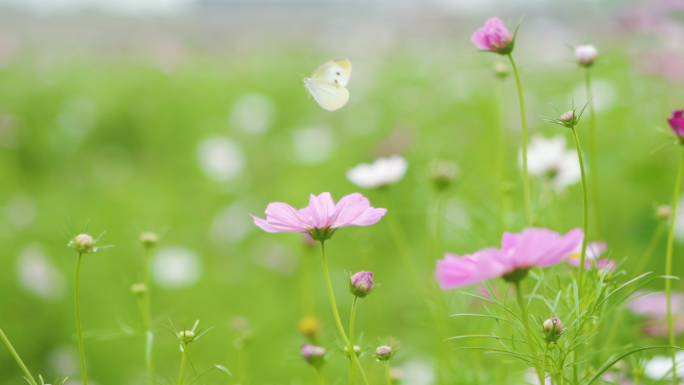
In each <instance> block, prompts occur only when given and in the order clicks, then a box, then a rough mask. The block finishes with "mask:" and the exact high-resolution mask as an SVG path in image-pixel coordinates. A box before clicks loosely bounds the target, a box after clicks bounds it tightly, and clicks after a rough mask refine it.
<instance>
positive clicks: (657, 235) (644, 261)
mask: <svg viewBox="0 0 684 385" xmlns="http://www.w3.org/2000/svg"><path fill="white" fill-rule="evenodd" d="M666 224H667V221H666V220H665V221H660V223H658V227H656V230H655V232H654V233H653V237H652V238H651V242H650V243H649V244H648V248H647V249H646V252H644V256H643V257H641V261H639V266H637V268H636V272H635V274H634V276H635V277H638V276H640V275H641V274H642V273H643V271H644V269H646V266H647V265H648V262H650V261H651V257H653V253H654V252H655V249H656V248H657V247H658V243H660V239H661V238H662V237H663V233H664V232H665V225H666Z"/></svg>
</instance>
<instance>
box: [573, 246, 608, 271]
mask: <svg viewBox="0 0 684 385" xmlns="http://www.w3.org/2000/svg"><path fill="white" fill-rule="evenodd" d="M606 250H608V246H607V245H606V243H605V242H592V243H590V244H588V245H587V251H586V252H585V258H584V268H585V269H586V270H591V269H592V267H594V266H596V268H597V269H599V270H603V269H605V268H606V267H607V268H609V269H612V268H614V267H615V265H616V264H615V261H613V260H612V259H599V257H600V256H601V254H603V253H605V252H606ZM581 259H582V245H581V244H580V245H579V247H578V248H577V249H576V250H575V251H574V252H573V253H572V254H570V255H568V257H567V258H566V259H565V261H566V262H567V263H569V264H571V265H573V266H575V267H579V265H580V262H581Z"/></svg>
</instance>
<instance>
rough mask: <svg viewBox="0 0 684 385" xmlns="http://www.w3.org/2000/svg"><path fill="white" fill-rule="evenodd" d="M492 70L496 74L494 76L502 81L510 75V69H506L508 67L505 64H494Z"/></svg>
mask: <svg viewBox="0 0 684 385" xmlns="http://www.w3.org/2000/svg"><path fill="white" fill-rule="evenodd" d="M493 69H494V73H495V74H496V76H498V77H500V78H502V79H505V78H506V77H507V76H508V75H509V74H510V73H511V70H510V68H508V66H507V65H506V64H504V63H501V62H498V63H494V68H493Z"/></svg>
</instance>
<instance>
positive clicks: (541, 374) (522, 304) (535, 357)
mask: <svg viewBox="0 0 684 385" xmlns="http://www.w3.org/2000/svg"><path fill="white" fill-rule="evenodd" d="M515 296H516V298H517V299H518V305H519V306H520V311H521V312H522V320H523V325H524V326H525V332H526V333H527V340H528V343H527V344H528V345H529V346H530V352H531V353H532V362H533V363H534V369H535V370H536V371H537V376H538V377H539V383H540V384H544V383H545V382H544V371H543V370H541V369H540V368H539V364H538V363H537V360H538V359H539V357H538V355H537V341H536V340H535V339H534V337H533V336H532V330H531V329H530V322H529V319H528V317H527V306H526V305H525V300H524V299H523V295H522V290H521V288H520V282H516V283H515Z"/></svg>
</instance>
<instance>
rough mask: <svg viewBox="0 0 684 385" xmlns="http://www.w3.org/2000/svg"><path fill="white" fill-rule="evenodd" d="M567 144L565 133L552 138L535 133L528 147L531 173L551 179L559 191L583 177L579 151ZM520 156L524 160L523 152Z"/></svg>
mask: <svg viewBox="0 0 684 385" xmlns="http://www.w3.org/2000/svg"><path fill="white" fill-rule="evenodd" d="M565 145H566V143H565V137H564V136H563V135H556V136H554V137H553V138H551V139H546V138H544V137H542V136H540V135H534V136H532V138H531V140H530V144H529V146H528V148H527V167H528V171H529V173H530V174H531V175H534V176H536V177H539V178H542V179H544V180H547V181H549V182H550V183H551V185H552V186H553V187H554V188H555V189H556V190H559V191H562V190H564V189H565V187H567V186H570V185H573V184H575V183H577V182H579V181H580V180H581V177H582V170H581V169H580V165H579V158H578V157H577V152H576V151H575V150H571V149H566V146H565ZM519 158H520V160H521V162H522V152H521V153H520V156H519ZM521 164H522V163H521Z"/></svg>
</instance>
